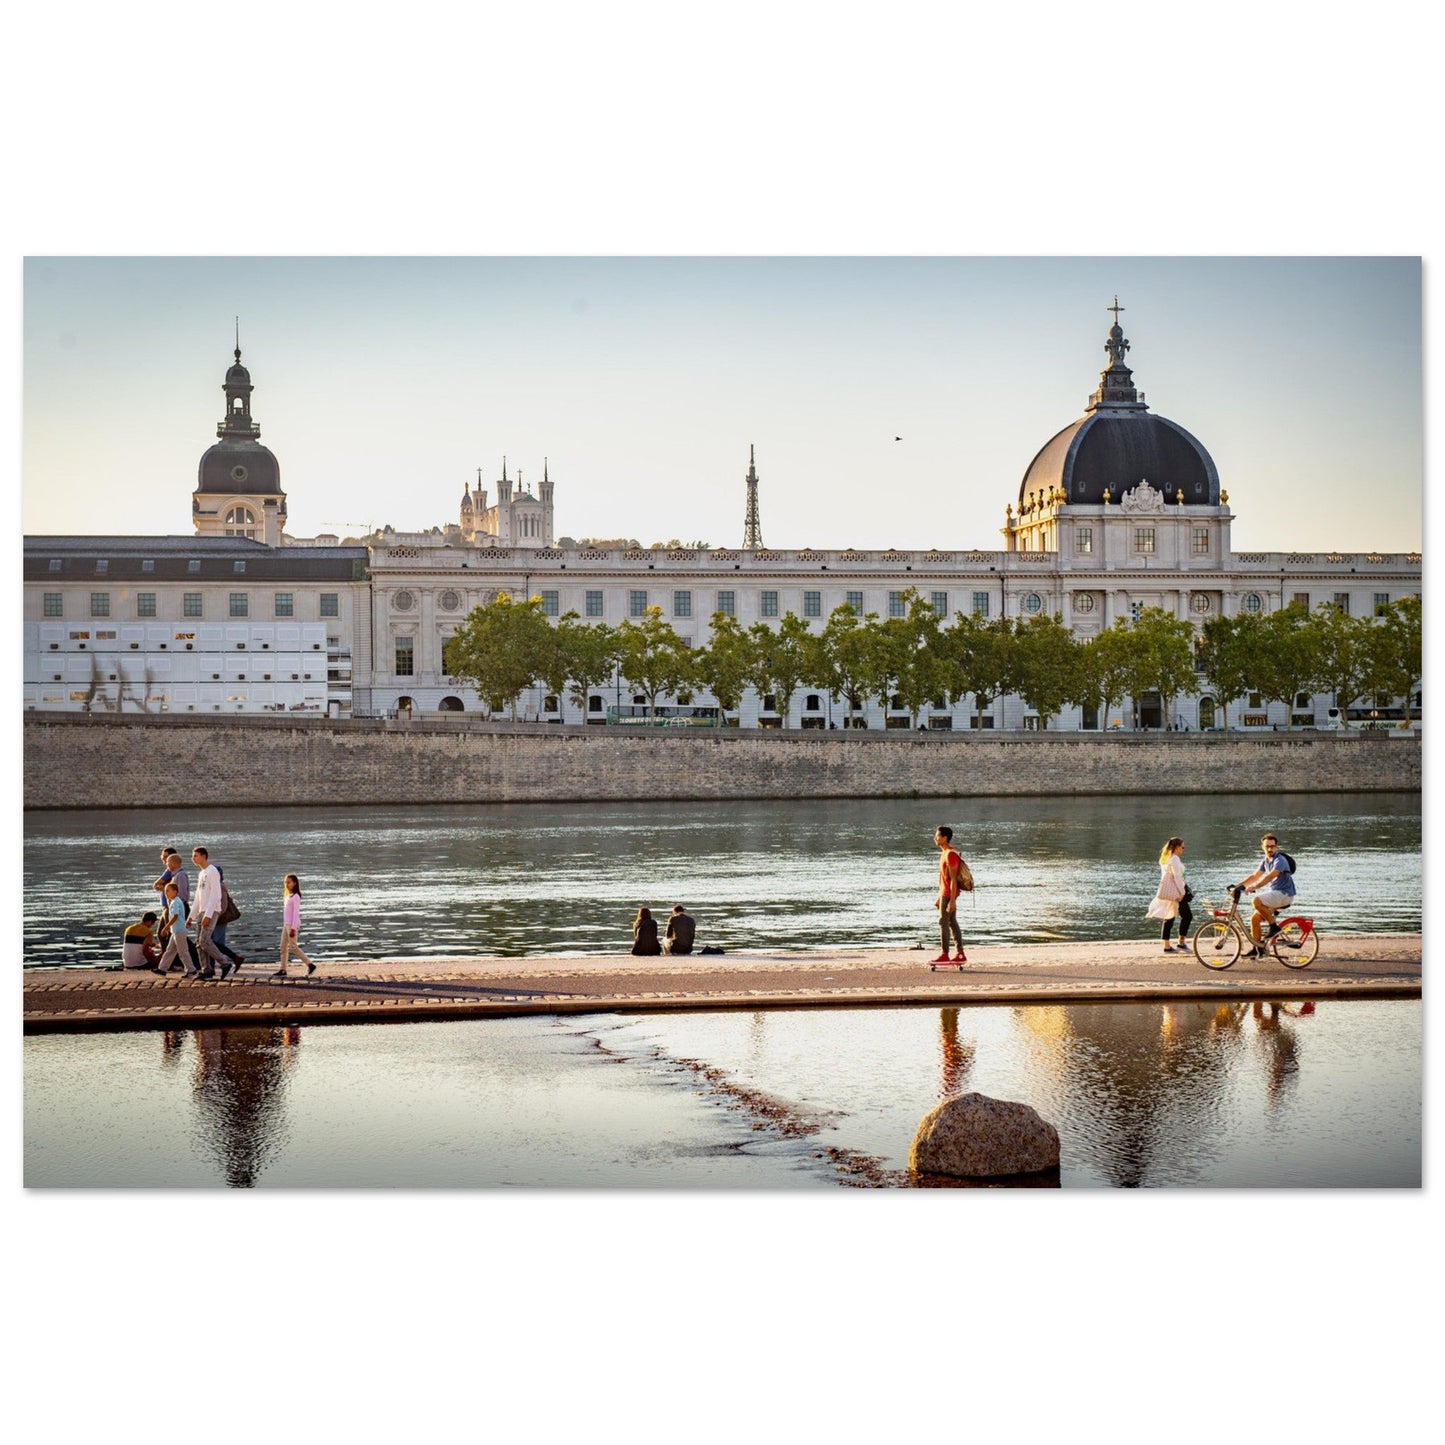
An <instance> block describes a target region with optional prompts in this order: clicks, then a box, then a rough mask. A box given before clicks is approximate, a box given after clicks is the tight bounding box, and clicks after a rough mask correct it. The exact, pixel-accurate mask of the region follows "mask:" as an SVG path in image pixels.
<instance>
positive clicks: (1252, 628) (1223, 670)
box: [1203, 612, 1264, 728]
mask: <svg viewBox="0 0 1445 1445" xmlns="http://www.w3.org/2000/svg"><path fill="white" fill-rule="evenodd" d="M1263 645H1264V638H1263V636H1262V618H1261V617H1260V616H1259V615H1258V614H1257V613H1252V612H1240V613H1237V614H1236V615H1235V616H1233V617H1211V618H1210V619H1209V621H1208V622H1206V623H1205V624H1204V649H1203V651H1204V658H1203V660H1204V680H1205V681H1206V682H1207V683H1208V684H1209V686H1210V687H1211V688H1212V689H1213V690H1214V693H1215V696H1217V697H1218V698H1219V703H1220V725H1221V726H1222V727H1225V728H1227V727H1228V726H1229V704H1230V703H1232V702H1237V701H1238V700H1239V699H1240V698H1242V697H1243V696H1244V695H1245V693H1247V692H1248V691H1249V690H1250V676H1251V672H1252V667H1253V662H1254V657H1255V655H1256V653H1258V651H1259V649H1260V648H1261V647H1263Z"/></svg>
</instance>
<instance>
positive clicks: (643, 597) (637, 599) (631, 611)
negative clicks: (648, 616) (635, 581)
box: [627, 588, 647, 617]
mask: <svg viewBox="0 0 1445 1445" xmlns="http://www.w3.org/2000/svg"><path fill="white" fill-rule="evenodd" d="M646 612H647V593H646V592H643V591H641V590H639V589H636V588H634V589H633V590H632V591H631V592H629V593H628V594H627V615H628V616H629V617H641V616H643V615H644V614H645V613H646Z"/></svg>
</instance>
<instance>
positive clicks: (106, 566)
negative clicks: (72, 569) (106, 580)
mask: <svg viewBox="0 0 1445 1445" xmlns="http://www.w3.org/2000/svg"><path fill="white" fill-rule="evenodd" d="M95 570H96V571H97V572H109V571H110V563H109V562H108V561H106V559H105V558H104V557H97V558H96V559H95Z"/></svg>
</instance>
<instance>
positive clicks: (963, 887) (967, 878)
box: [958, 853, 973, 893]
mask: <svg viewBox="0 0 1445 1445" xmlns="http://www.w3.org/2000/svg"><path fill="white" fill-rule="evenodd" d="M958 886H959V890H960V891H961V892H963V893H972V892H973V870H972V869H971V868H970V867H969V866H968V864H967V863H965V862H964V861H963V854H961V853H960V854H959V855H958Z"/></svg>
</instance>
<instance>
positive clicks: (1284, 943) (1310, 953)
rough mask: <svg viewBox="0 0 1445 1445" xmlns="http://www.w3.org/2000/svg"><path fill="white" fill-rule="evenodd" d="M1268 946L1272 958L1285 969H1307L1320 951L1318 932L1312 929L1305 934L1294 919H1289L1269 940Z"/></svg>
mask: <svg viewBox="0 0 1445 1445" xmlns="http://www.w3.org/2000/svg"><path fill="white" fill-rule="evenodd" d="M1269 945H1270V948H1271V949H1273V951H1274V956H1275V957H1276V958H1277V959H1278V960H1279V961H1280V962H1281V963H1282V964H1284V966H1285V967H1286V968H1308V967H1309V966H1310V964H1312V963H1313V962H1314V961H1315V955H1316V954H1317V953H1318V952H1319V951H1320V935H1319V930H1318V929H1314V928H1312V929H1310V931H1309V932H1308V933H1306V932H1305V931H1304V929H1303V928H1302V927H1301V926H1300V925H1299V924H1298V923H1296V922H1295V921H1294V919H1290V920H1289V922H1287V923H1285V924H1283V925H1282V926H1281V928H1280V930H1279V932H1278V933H1276V934H1275V936H1274V937H1273V938H1272V939H1270V941H1269Z"/></svg>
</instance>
